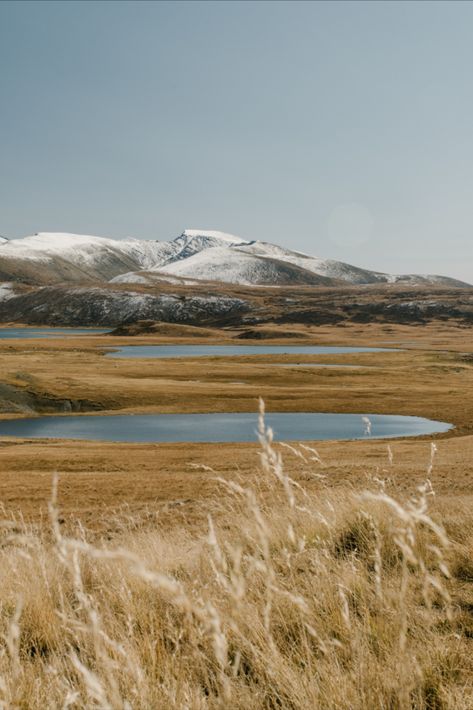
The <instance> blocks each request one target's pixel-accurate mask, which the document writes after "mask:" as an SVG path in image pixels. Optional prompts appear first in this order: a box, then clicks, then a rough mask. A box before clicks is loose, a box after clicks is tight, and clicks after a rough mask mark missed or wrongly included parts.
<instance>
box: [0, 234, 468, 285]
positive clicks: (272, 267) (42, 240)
mask: <svg viewBox="0 0 473 710" xmlns="http://www.w3.org/2000/svg"><path fill="white" fill-rule="evenodd" d="M144 275H146V276H144ZM153 275H154V276H155V283H158V282H159V279H160V278H162V279H164V280H166V279H169V278H179V279H186V280H188V281H193V282H198V283H200V282H201V281H216V282H221V283H230V284H240V285H245V286H248V285H253V286H262V285H264V286H269V285H275V286H284V285H297V284H304V285H313V286H317V285H325V286H327V285H338V286H343V285H344V284H345V285H350V284H357V285H363V284H377V283H379V284H383V283H386V284H396V283H408V284H410V285H416V284H417V285H436V286H438V285H446V286H455V287H457V286H459V287H463V286H465V287H466V286H469V284H467V283H466V282H463V281H460V280H458V279H454V278H451V277H448V276H440V275H439V276H437V275H425V274H404V275H397V274H389V273H384V272H379V271H373V270H370V269H364V268H361V267H358V266H353V265H351V264H348V263H345V262H341V261H336V260H333V259H324V258H321V257H317V256H311V255H309V254H304V253H303V252H299V251H294V250H291V249H286V248H284V247H281V246H279V245H276V244H272V243H270V242H263V241H259V240H253V241H248V240H245V239H242V238H240V237H238V236H236V235H233V234H228V233H226V232H220V231H216V230H198V229H186V230H184V232H183V233H182V234H180V235H179V236H178V237H176V238H175V239H173V240H169V241H158V240H139V239H132V238H126V239H113V238H110V237H97V236H92V235H81V234H71V233H67V232H40V233H38V234H35V235H32V236H28V237H23V238H19V239H11V240H8V239H5V238H3V237H0V281H8V282H10V281H13V282H24V283H29V284H34V285H47V284H52V283H92V282H94V283H96V282H112V283H114V282H115V283H120V282H121V283H143V278H147V279H148V278H149V279H151V282H153Z"/></svg>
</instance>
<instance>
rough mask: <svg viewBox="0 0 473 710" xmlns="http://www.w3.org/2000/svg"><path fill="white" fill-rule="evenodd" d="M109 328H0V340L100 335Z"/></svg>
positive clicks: (108, 330)
mask: <svg viewBox="0 0 473 710" xmlns="http://www.w3.org/2000/svg"><path fill="white" fill-rule="evenodd" d="M108 332H110V328H0V340H10V339H12V340H13V339H15V338H62V337H63V336H65V335H101V334H102V333H108Z"/></svg>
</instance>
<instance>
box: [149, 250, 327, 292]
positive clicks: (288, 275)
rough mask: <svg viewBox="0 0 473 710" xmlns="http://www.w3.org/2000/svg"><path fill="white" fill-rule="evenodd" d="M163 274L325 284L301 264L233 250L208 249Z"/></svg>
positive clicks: (227, 280)
mask: <svg viewBox="0 0 473 710" xmlns="http://www.w3.org/2000/svg"><path fill="white" fill-rule="evenodd" d="M159 273H160V274H163V273H166V274H172V275H173V276H181V277H187V278H192V279H200V280H206V281H222V282H224V283H232V284H239V285H243V286H257V285H264V284H266V285H270V286H272V285H275V286H277V285H280V284H288V283H305V284H316V283H321V282H324V279H323V278H322V277H320V276H317V275H315V274H313V273H310V272H308V271H307V270H304V269H300V268H299V266H298V265H297V264H291V263H288V262H286V261H283V260H278V259H271V258H267V257H264V256H256V255H254V254H245V253H244V252H243V251H240V250H237V249H234V248H232V247H230V248H228V247H213V248H207V249H205V250H204V251H200V252H197V253H196V254H193V255H192V256H188V257H187V258H185V259H182V260H179V261H174V262H172V263H170V264H167V265H166V266H164V267H161V268H160V269H159Z"/></svg>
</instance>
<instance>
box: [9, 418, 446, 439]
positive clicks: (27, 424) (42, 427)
mask: <svg viewBox="0 0 473 710" xmlns="http://www.w3.org/2000/svg"><path fill="white" fill-rule="evenodd" d="M364 417H368V419H369V421H370V424H371V437H370V438H390V437H397V436H419V435H421V434H438V433H442V432H445V431H448V430H449V429H451V425H450V424H447V423H445V422H438V421H432V420H429V419H423V418H422V417H409V416H400V415H391V414H368V415H362V414H325V413H313V412H296V413H292V412H291V413H268V414H267V415H266V419H265V421H266V425H267V426H271V427H272V428H273V430H274V435H275V438H276V440H279V441H317V440H328V439H364V438H367V434H366V425H367V422H366V419H364ZM257 426H258V416H257V414H254V413H248V414H247V413H228V414H225V413H216V414H214V413H212V414H135V415H133V414H131V415H130V414H121V415H120V414H116V415H103V416H100V415H99V416H97V415H95V416H94V415H82V416H42V417H34V418H27V419H10V420H6V421H0V436H19V437H22V438H60V439H93V440H96V441H123V442H167V443H174V442H208V443H214V442H254V441H256V440H257V434H256V431H257Z"/></svg>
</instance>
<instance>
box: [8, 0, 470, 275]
mask: <svg viewBox="0 0 473 710" xmlns="http://www.w3.org/2000/svg"><path fill="white" fill-rule="evenodd" d="M472 68H473V4H472V3H466V2H458V3H456V2H448V3H443V2H394V3H389V2H366V3H365V2H354V1H352V0H350V1H349V2H346V3H345V2H329V3H323V2H314V3H310V2H301V3H299V2H269V1H266V2H249V1H245V2H229V1H228V0H226V1H225V2H198V1H195V0H193V1H192V2H169V3H167V2H157V3H154V2H112V1H107V2H38V1H36V0H35V1H34V2H0V97H1V99H0V100H1V104H0V129H1V130H0V164H1V173H0V234H5V235H6V236H23V235H26V234H31V233H34V232H37V231H71V232H81V233H88V234H98V235H103V236H117V237H124V236H135V237H138V238H150V239H151V238H158V239H169V238H172V237H174V236H176V235H177V234H179V233H180V232H181V231H182V230H183V229H184V228H186V227H189V228H207V229H221V230H224V231H229V232H233V233H235V234H239V235H241V236H242V237H245V238H248V239H263V240H267V241H273V242H276V243H278V244H282V245H285V246H288V247H292V248H294V249H299V250H303V251H308V252H310V253H313V254H318V255H320V256H324V257H333V258H337V259H343V260H345V261H349V262H352V263H355V264H359V265H362V266H367V267H372V268H378V269H383V270H387V271H395V272H407V271H416V272H431V273H433V272H436V273H444V274H449V275H452V276H457V277H460V278H464V279H466V280H469V281H472V282H473V258H472V257H473V241H472V239H473V80H472Z"/></svg>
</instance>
